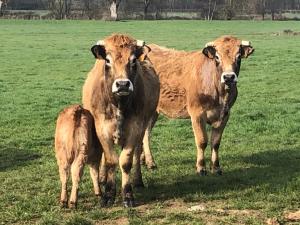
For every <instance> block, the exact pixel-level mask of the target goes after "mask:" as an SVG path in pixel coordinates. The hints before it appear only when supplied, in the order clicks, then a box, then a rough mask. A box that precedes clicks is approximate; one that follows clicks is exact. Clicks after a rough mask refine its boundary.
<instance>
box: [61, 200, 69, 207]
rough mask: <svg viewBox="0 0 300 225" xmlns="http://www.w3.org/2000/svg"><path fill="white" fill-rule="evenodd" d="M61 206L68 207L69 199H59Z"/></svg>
mask: <svg viewBox="0 0 300 225" xmlns="http://www.w3.org/2000/svg"><path fill="white" fill-rule="evenodd" d="M59 206H60V207H61V208H68V201H59Z"/></svg>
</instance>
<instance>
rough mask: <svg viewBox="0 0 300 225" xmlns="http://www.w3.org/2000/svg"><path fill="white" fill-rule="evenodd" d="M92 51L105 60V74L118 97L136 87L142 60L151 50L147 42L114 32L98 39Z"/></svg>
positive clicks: (123, 95) (96, 56)
mask: <svg viewBox="0 0 300 225" xmlns="http://www.w3.org/2000/svg"><path fill="white" fill-rule="evenodd" d="M91 51H92V53H93V54H94V56H95V58H97V59H99V60H104V62H105V76H106V80H107V82H108V85H111V91H112V93H113V94H114V95H115V96H117V97H126V96H129V95H131V93H133V92H134V89H135V79H136V74H137V73H138V71H139V70H140V69H141V68H140V62H141V61H143V60H144V58H145V57H146V55H147V53H148V52H150V48H149V47H148V46H146V45H145V42H144V41H141V40H135V39H133V38H131V37H129V36H126V35H122V34H114V35H112V36H110V37H108V38H106V39H104V40H100V41H98V42H97V44H96V45H94V46H93V47H92V48H91ZM109 81H111V82H109Z"/></svg>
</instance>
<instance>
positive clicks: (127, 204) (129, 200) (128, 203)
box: [123, 198, 135, 208]
mask: <svg viewBox="0 0 300 225" xmlns="http://www.w3.org/2000/svg"><path fill="white" fill-rule="evenodd" d="M123 206H124V207H125V208H132V207H135V203H134V200H133V198H126V199H124V201H123Z"/></svg>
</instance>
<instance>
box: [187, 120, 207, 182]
mask: <svg viewBox="0 0 300 225" xmlns="http://www.w3.org/2000/svg"><path fill="white" fill-rule="evenodd" d="M191 120H192V126H193V131H194V135H195V142H196V147H197V162H196V171H197V173H198V174H199V175H200V176H205V175H207V171H206V167H205V158H204V152H205V148H206V146H207V132H206V122H205V120H204V119H202V118H201V117H200V116H196V117H193V116H191Z"/></svg>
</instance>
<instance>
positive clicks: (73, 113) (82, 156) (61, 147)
mask: <svg viewBox="0 0 300 225" xmlns="http://www.w3.org/2000/svg"><path fill="white" fill-rule="evenodd" d="M101 154H102V148H101V145H100V143H99V140H98V138H97V135H96V130H95V125H94V119H93V116H92V115H91V113H90V112H89V111H88V110H86V109H84V108H82V107H81V106H80V105H73V106H69V107H67V108H65V109H64V110H63V111H62V112H61V113H60V114H59V116H58V119H57V122H56V131H55V156H56V159H57V164H58V166H59V175H60V181H61V197H60V203H61V206H62V207H67V205H68V194H67V181H68V177H69V173H70V170H71V176H72V191H71V196H70V201H69V207H70V208H74V207H76V205H77V195H78V186H79V182H80V178H81V176H82V173H83V168H84V165H85V164H86V163H87V164H89V166H90V175H91V178H92V181H93V185H94V191H95V194H96V196H100V195H101V190H100V188H99V162H100V160H101Z"/></svg>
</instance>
